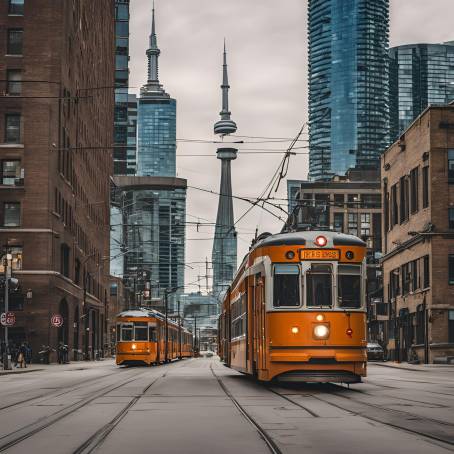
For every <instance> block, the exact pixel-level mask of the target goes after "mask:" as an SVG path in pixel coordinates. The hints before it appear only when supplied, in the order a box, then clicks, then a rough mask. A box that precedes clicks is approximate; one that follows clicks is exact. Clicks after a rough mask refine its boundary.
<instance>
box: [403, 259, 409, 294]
mask: <svg viewBox="0 0 454 454" xmlns="http://www.w3.org/2000/svg"><path fill="white" fill-rule="evenodd" d="M401 270H402V272H401V274H402V295H408V294H409V293H410V283H411V276H410V264H409V263H405V265H402V266H401Z"/></svg>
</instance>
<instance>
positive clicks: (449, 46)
mask: <svg viewBox="0 0 454 454" xmlns="http://www.w3.org/2000/svg"><path fill="white" fill-rule="evenodd" d="M389 57H390V75H389V80H390V121H391V138H392V139H393V140H396V139H397V138H398V137H399V134H400V133H401V132H403V131H405V130H406V129H407V128H408V126H410V124H411V123H412V122H413V120H414V119H415V118H416V117H418V116H419V114H420V113H421V112H423V111H424V110H425V108H426V107H427V106H429V105H433V104H446V103H449V102H451V101H452V100H454V42H448V43H444V44H409V45H405V46H398V47H393V48H391V49H390V50H389Z"/></svg>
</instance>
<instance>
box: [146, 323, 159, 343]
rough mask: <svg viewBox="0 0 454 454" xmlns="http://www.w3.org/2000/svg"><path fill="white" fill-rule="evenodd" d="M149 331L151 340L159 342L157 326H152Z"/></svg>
mask: <svg viewBox="0 0 454 454" xmlns="http://www.w3.org/2000/svg"><path fill="white" fill-rule="evenodd" d="M148 331H149V333H148V334H149V339H150V342H157V341H158V335H157V332H156V328H153V327H152V326H150V328H149V329H148Z"/></svg>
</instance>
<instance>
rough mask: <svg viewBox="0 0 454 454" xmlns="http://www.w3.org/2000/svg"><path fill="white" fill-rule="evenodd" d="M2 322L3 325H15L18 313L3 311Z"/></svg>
mask: <svg viewBox="0 0 454 454" xmlns="http://www.w3.org/2000/svg"><path fill="white" fill-rule="evenodd" d="M0 323H1V324H2V325H3V326H14V325H15V324H16V314H15V313H14V312H3V313H2V315H1V316H0Z"/></svg>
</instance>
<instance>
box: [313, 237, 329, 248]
mask: <svg viewBox="0 0 454 454" xmlns="http://www.w3.org/2000/svg"><path fill="white" fill-rule="evenodd" d="M315 244H316V245H317V246H320V247H325V246H326V245H327V244H328V240H327V238H326V237H325V236H323V235H320V236H318V237H317V238H315Z"/></svg>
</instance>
